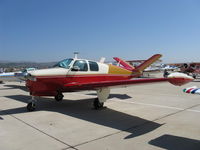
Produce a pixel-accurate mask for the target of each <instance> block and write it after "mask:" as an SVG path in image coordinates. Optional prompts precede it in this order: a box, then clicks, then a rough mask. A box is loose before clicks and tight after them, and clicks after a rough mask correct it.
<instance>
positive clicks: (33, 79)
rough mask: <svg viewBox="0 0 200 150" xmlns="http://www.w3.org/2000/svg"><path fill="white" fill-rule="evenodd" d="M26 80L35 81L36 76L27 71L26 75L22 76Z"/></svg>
mask: <svg viewBox="0 0 200 150" xmlns="http://www.w3.org/2000/svg"><path fill="white" fill-rule="evenodd" d="M24 77H25V78H26V79H27V80H31V81H36V77H34V76H32V75H31V74H30V73H27V75H26V76H24Z"/></svg>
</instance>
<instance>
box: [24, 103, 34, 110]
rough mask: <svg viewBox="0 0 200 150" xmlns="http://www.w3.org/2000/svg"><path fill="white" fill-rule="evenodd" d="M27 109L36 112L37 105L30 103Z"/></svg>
mask: <svg viewBox="0 0 200 150" xmlns="http://www.w3.org/2000/svg"><path fill="white" fill-rule="evenodd" d="M26 108H27V110H28V111H34V110H35V108H36V105H35V103H33V102H30V103H28V105H27V107H26Z"/></svg>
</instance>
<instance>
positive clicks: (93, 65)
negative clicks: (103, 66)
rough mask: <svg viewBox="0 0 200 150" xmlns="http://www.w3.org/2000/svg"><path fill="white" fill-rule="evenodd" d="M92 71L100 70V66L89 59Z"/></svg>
mask: <svg viewBox="0 0 200 150" xmlns="http://www.w3.org/2000/svg"><path fill="white" fill-rule="evenodd" d="M89 66H90V71H99V66H98V64H97V63H96V62H93V61H89Z"/></svg>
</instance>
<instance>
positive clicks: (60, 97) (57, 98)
mask: <svg viewBox="0 0 200 150" xmlns="http://www.w3.org/2000/svg"><path fill="white" fill-rule="evenodd" d="M63 97H64V95H63V94H62V93H61V92H58V93H57V95H56V96H55V100H56V101H58V102H59V101H62V100H63Z"/></svg>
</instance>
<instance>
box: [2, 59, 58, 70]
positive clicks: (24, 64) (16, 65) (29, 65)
mask: <svg viewBox="0 0 200 150" xmlns="http://www.w3.org/2000/svg"><path fill="white" fill-rule="evenodd" d="M55 64H56V62H43V63H38V62H9V61H0V68H32V67H33V68H38V69H40V68H49V67H52V66H53V65H55Z"/></svg>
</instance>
